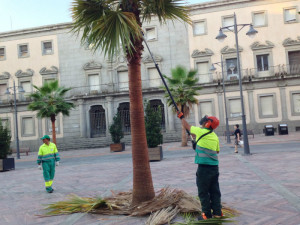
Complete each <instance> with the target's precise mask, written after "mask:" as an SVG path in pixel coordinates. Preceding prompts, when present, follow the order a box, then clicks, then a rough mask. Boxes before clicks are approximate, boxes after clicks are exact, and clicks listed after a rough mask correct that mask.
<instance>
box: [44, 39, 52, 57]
mask: <svg viewBox="0 0 300 225" xmlns="http://www.w3.org/2000/svg"><path fill="white" fill-rule="evenodd" d="M42 48H43V55H51V54H53V47H52V41H44V42H42Z"/></svg>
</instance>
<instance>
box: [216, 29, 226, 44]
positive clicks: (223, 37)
mask: <svg viewBox="0 0 300 225" xmlns="http://www.w3.org/2000/svg"><path fill="white" fill-rule="evenodd" d="M225 38H227V35H226V34H224V33H223V30H222V28H220V31H219V34H218V36H217V37H216V39H217V40H219V41H220V42H223V41H224V40H225Z"/></svg>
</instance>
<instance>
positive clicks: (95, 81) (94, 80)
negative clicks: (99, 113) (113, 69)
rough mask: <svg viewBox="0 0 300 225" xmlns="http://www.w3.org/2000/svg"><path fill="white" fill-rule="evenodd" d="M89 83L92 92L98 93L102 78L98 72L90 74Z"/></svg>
mask: <svg viewBox="0 0 300 225" xmlns="http://www.w3.org/2000/svg"><path fill="white" fill-rule="evenodd" d="M88 83H89V87H90V91H91V93H98V91H99V90H100V79H99V75H98V74H90V75H88Z"/></svg>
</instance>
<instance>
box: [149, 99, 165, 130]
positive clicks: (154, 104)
mask: <svg viewBox="0 0 300 225" xmlns="http://www.w3.org/2000/svg"><path fill="white" fill-rule="evenodd" d="M150 106H151V108H153V109H154V110H155V111H157V110H158V108H159V107H160V110H161V129H162V130H166V122H165V107H164V104H163V103H162V102H161V100H159V99H154V100H150Z"/></svg>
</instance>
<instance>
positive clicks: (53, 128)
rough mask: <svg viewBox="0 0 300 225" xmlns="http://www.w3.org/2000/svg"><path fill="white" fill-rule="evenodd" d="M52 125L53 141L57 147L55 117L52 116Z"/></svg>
mask: <svg viewBox="0 0 300 225" xmlns="http://www.w3.org/2000/svg"><path fill="white" fill-rule="evenodd" d="M51 123H52V141H53V143H54V144H55V145H56V130H55V115H52V116H51Z"/></svg>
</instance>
